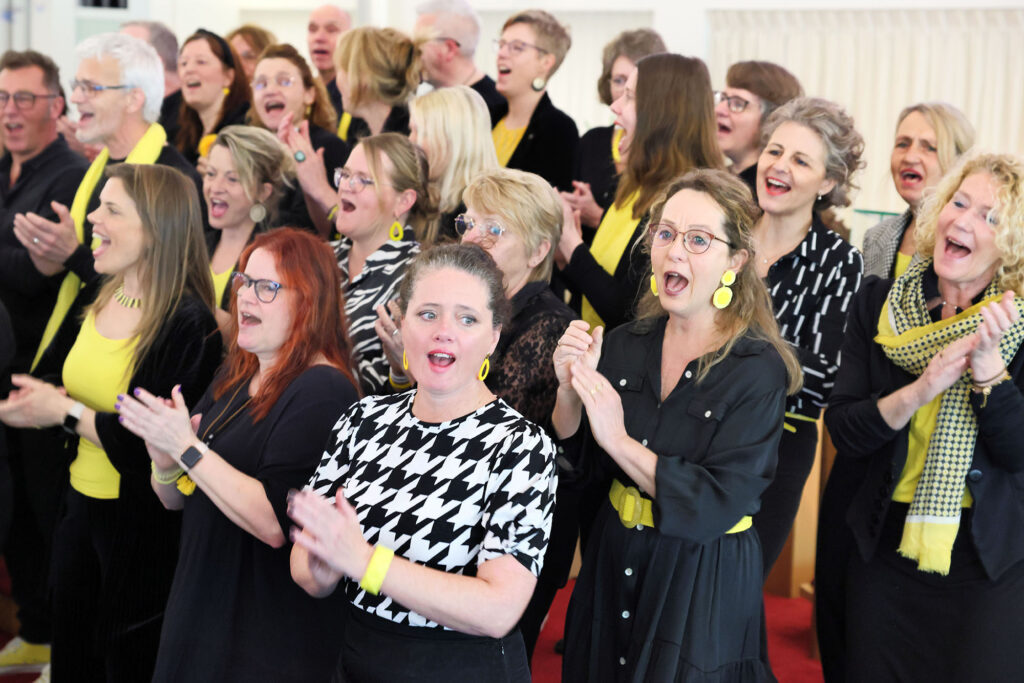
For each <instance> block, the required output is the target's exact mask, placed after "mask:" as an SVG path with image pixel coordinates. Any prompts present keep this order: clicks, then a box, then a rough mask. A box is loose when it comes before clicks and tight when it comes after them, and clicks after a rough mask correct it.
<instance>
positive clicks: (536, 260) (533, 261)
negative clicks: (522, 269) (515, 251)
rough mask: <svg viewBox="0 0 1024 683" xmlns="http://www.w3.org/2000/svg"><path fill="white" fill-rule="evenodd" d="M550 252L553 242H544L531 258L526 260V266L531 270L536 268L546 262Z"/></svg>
mask: <svg viewBox="0 0 1024 683" xmlns="http://www.w3.org/2000/svg"><path fill="white" fill-rule="evenodd" d="M549 251H551V240H544V241H543V242H541V243H540V244H538V245H537V248H536V249H534V250H533V253H532V254H530V258H528V259H526V265H528V266H530V268H536V267H537V266H539V265H540V264H541V263H543V262H544V259H545V258H546V257H547V255H548V252H549Z"/></svg>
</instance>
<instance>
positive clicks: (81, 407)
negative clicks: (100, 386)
mask: <svg viewBox="0 0 1024 683" xmlns="http://www.w3.org/2000/svg"><path fill="white" fill-rule="evenodd" d="M84 411H85V404H84V403H82V402H81V401H75V404H74V405H73V406H71V409H70V410H68V414H67V415H65V416H64V422H63V423H62V424H61V427H63V429H64V431H65V432H67V433H68V434H70V435H71V436H78V432H76V431H75V427H77V426H78V421H79V420H80V419H82V412H84Z"/></svg>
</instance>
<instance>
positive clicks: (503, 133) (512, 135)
mask: <svg viewBox="0 0 1024 683" xmlns="http://www.w3.org/2000/svg"><path fill="white" fill-rule="evenodd" d="M525 132H526V126H523V127H522V128H509V127H508V126H506V125H505V119H502V120H501V121H498V123H497V125H495V126H494V129H493V130H492V131H491V138H492V139H493V140H494V151H495V153H496V154H497V155H498V164H500V165H501V166H508V160H509V159H511V158H512V153H513V152H515V151H516V147H518V146H519V142H520V141H521V140H522V139H523V133H525Z"/></svg>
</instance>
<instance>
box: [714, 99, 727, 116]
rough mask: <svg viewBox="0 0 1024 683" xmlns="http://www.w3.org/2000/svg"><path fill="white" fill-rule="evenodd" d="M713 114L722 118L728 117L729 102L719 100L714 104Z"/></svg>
mask: <svg viewBox="0 0 1024 683" xmlns="http://www.w3.org/2000/svg"><path fill="white" fill-rule="evenodd" d="M715 113H716V114H721V115H722V116H728V115H729V102H728V101H727V100H721V101H720V102H716V103H715Z"/></svg>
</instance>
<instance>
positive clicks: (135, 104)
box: [128, 88, 146, 113]
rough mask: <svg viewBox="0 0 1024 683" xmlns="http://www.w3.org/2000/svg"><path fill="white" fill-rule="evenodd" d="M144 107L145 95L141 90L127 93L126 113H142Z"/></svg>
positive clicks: (136, 89) (137, 89)
mask: <svg viewBox="0 0 1024 683" xmlns="http://www.w3.org/2000/svg"><path fill="white" fill-rule="evenodd" d="M145 106H146V94H145V93H144V92H142V89H141V88H132V89H131V90H129V91H128V111H130V112H133V113H134V112H137V111H142V109H143V108H144V107H145Z"/></svg>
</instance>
